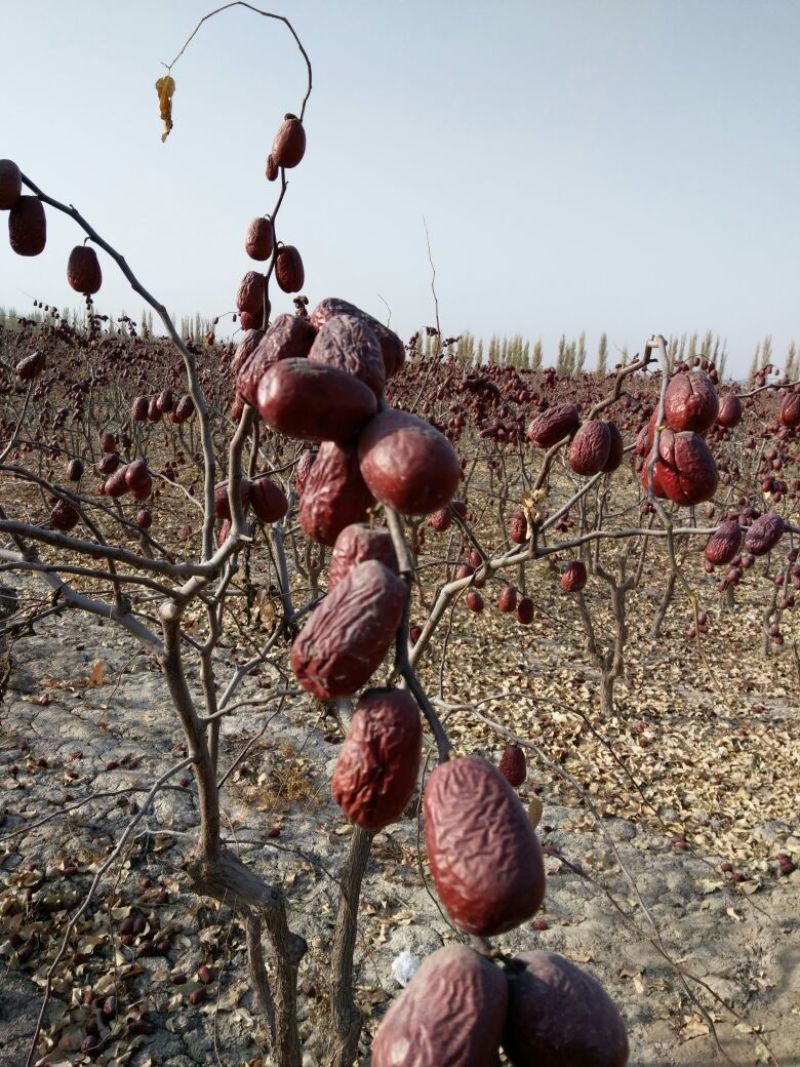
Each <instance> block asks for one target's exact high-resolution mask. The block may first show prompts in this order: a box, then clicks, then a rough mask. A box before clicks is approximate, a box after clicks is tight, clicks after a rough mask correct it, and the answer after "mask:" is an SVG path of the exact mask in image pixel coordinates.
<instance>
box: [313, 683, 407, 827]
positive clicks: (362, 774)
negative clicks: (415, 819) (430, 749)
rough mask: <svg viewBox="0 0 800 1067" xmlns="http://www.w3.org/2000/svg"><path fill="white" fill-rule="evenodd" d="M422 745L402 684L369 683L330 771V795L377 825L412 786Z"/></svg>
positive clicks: (360, 822) (350, 814) (390, 818)
mask: <svg viewBox="0 0 800 1067" xmlns="http://www.w3.org/2000/svg"><path fill="white" fill-rule="evenodd" d="M421 751H422V724H421V722H420V716H419V708H418V707H417V705H416V703H415V702H414V699H413V697H412V696H411V695H410V693H408V692H406V691H405V690H404V689H370V690H369V691H368V692H366V693H364V695H363V696H362V697H361V699H360V700H359V702H358V704H357V705H356V709H355V711H354V712H353V718H352V721H351V723H350V729H349V730H348V731H347V737H346V739H345V742H344V745H343V746H342V751H341V752H340V753H339V758H338V760H337V761H336V770H335V771H334V774H333V782H332V790H333V798H334V800H335V801H336V803H337V804H338V805H339V807H340V808H341V809H342V811H344V813H345V815H346V816H347V818H348V819H349V820H350V822H352V823H355V824H356V826H360V827H362V828H363V829H364V830H371V831H375V830H382V829H383V827H384V826H388V825H389V823H390V822H394V820H395V819H397V818H399V817H400V815H402V813H403V811H404V809H405V807H406V805H407V804H408V802H409V800H410V799H411V794H412V793H413V792H414V786H415V785H416V783H417V772H418V771H419V760H420V753H421Z"/></svg>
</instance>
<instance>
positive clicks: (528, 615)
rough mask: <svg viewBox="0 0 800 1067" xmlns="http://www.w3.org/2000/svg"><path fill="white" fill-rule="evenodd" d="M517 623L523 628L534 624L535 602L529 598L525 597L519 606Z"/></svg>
mask: <svg viewBox="0 0 800 1067" xmlns="http://www.w3.org/2000/svg"><path fill="white" fill-rule="evenodd" d="M517 622H519V623H521V624H522V625H523V626H530V624H531V623H532V622H533V601H532V600H531V598H530V597H529V596H524V597H522V599H521V600H520V602H519V604H517Z"/></svg>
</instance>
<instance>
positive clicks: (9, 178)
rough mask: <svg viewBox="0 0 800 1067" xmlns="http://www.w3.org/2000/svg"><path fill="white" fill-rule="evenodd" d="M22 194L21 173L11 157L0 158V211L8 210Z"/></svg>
mask: <svg viewBox="0 0 800 1067" xmlns="http://www.w3.org/2000/svg"><path fill="white" fill-rule="evenodd" d="M21 195H22V173H21V171H20V169H19V167H18V166H17V164H16V163H14V161H13V160H11V159H0V211H8V210H9V209H10V208H12V207H13V206H14V204H16V202H17V201H18V200H19V198H20V196H21Z"/></svg>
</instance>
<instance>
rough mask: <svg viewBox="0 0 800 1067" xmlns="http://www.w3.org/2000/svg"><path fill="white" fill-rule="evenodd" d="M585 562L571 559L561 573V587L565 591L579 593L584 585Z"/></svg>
mask: <svg viewBox="0 0 800 1067" xmlns="http://www.w3.org/2000/svg"><path fill="white" fill-rule="evenodd" d="M586 579H587V574H586V564H585V563H583V562H582V561H581V560H579V559H573V560H572V561H571V562H570V563H568V564H567V566H566V569H565V570H564V573H563V574H562V575H561V588H562V589H563V590H564V592H565V593H579V592H580V591H581V589H583V588H585V586H586Z"/></svg>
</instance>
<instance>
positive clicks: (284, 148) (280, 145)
mask: <svg viewBox="0 0 800 1067" xmlns="http://www.w3.org/2000/svg"><path fill="white" fill-rule="evenodd" d="M305 152H306V131H305V129H304V128H303V123H302V122H301V121H300V119H299V118H298V117H297V116H296V115H291V114H289V115H286V116H285V118H284V120H283V123H282V124H281V127H280V129H279V130H278V132H277V133H276V134H275V140H274V141H273V142H272V153H271V155H272V161H273V163H274V165H275V166H276V167H287V168H289V167H296V166H297V164H298V163H299V162H300V160H301V159H302V158H303V156H304V155H305Z"/></svg>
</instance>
